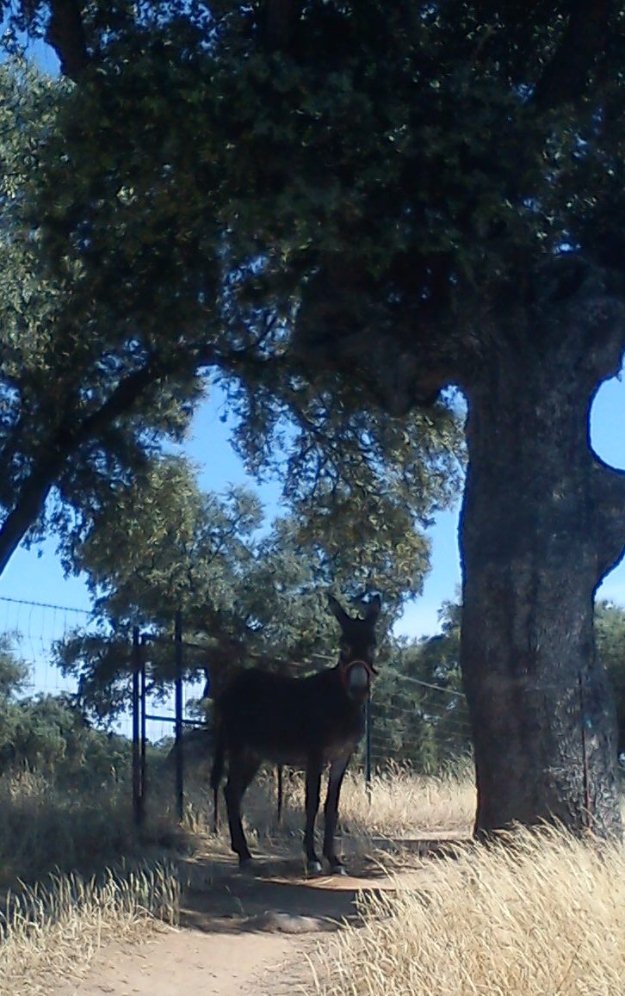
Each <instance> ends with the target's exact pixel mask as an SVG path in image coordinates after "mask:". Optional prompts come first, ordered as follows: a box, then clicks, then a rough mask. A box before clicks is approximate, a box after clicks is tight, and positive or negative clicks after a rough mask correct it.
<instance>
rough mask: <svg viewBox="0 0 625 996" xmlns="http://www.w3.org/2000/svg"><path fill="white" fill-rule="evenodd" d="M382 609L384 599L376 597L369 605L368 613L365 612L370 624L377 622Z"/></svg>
mask: <svg viewBox="0 0 625 996" xmlns="http://www.w3.org/2000/svg"><path fill="white" fill-rule="evenodd" d="M381 608H382V599H381V598H380V596H379V595H374V596H373V598H372V599H371V601H370V602H369V604H368V605H367V611H366V612H365V619H366V620H367V621H368V622H375V621H376V619H377V618H378V616H379V615H380V609H381Z"/></svg>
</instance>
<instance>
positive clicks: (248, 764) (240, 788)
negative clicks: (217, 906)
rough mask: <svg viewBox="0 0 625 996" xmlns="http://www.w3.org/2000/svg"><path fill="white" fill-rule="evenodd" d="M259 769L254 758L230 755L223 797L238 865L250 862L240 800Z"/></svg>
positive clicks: (258, 764) (250, 856) (258, 763)
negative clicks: (237, 856)
mask: <svg viewBox="0 0 625 996" xmlns="http://www.w3.org/2000/svg"><path fill="white" fill-rule="evenodd" d="M259 767H260V762H259V761H257V760H256V758H253V757H247V756H245V755H241V754H231V756H230V765H229V770H228V781H227V782H226V787H225V789H224V795H225V797H226V808H227V810H228V825H229V827H230V842H231V845H232V850H233V851H234V853H235V854H238V855H239V865H244V864H245V863H246V862H247V861H251V860H252V855H251V854H250V850H249V848H248V846H247V841H246V839H245V834H244V833H243V825H242V823H241V799H242V798H243V794H244V792H245V790H246V788H247V787H248V785H249V784H250V782H251V781H252V779H253V777H254V775H255V774H256V772H257V771H258V769H259Z"/></svg>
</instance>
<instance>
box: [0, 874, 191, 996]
mask: <svg viewBox="0 0 625 996" xmlns="http://www.w3.org/2000/svg"><path fill="white" fill-rule="evenodd" d="M179 899H180V886H179V882H178V878H177V875H176V874H175V871H174V869H173V867H172V866H170V865H167V864H159V865H155V866H154V867H151V868H150V867H148V866H143V867H138V868H136V869H124V868H122V869H120V870H118V871H116V872H114V871H111V870H107V871H106V872H105V873H104V874H103V875H101V876H99V877H97V878H96V877H93V878H91V879H88V880H85V879H83V878H81V877H80V876H78V875H75V874H74V875H56V876H51V877H50V878H49V880H48V882H47V883H44V884H37V885H36V886H34V887H32V888H25V889H23V890H22V891H21V892H19V893H17V894H13V893H9V894H8V895H7V896H6V899H5V904H4V910H2V911H0V935H1V937H2V944H1V946H0V994H2V996H5V994H6V996H9V994H10V996H16V994H17V993H19V994H20V996H31V994H32V996H35V994H45V993H48V992H49V991H50V989H51V981H50V980H53V981H54V982H56V981H58V980H59V979H60V978H63V977H67V976H68V975H69V976H79V975H81V974H83V973H84V971H85V969H86V968H87V966H88V964H89V961H90V959H91V957H92V956H93V954H94V952H95V951H97V950H98V948H100V947H101V946H102V945H103V944H104V943H106V942H107V941H108V940H112V939H113V938H114V939H115V940H120V939H122V938H124V937H138V936H139V935H143V934H145V932H146V930H148V929H149V927H150V925H151V924H152V923H153V922H154V921H155V920H156V919H158V920H161V921H165V922H166V923H175V922H176V920H177V916H178V909H179Z"/></svg>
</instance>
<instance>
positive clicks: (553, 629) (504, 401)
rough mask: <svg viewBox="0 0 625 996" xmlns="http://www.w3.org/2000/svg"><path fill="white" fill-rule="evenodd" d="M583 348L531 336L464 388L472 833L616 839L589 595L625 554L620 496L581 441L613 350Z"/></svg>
mask: <svg viewBox="0 0 625 996" xmlns="http://www.w3.org/2000/svg"><path fill="white" fill-rule="evenodd" d="M592 334H593V333H592V332H588V331H586V334H585V335H584V334H580V335H576V334H575V330H573V332H572V333H571V334H570V335H569V334H568V332H564V331H562V330H560V331H559V332H557V333H555V334H554V332H553V330H551V332H550V333H548V332H544V334H541V329H540V328H538V329H537V330H536V331H535V332H534V334H533V335H532V333H531V332H530V333H528V332H527V331H526V332H525V333H524V336H523V337H521V338H517V340H516V346H517V348H514V345H515V344H513V343H512V342H510V343H509V346H510V348H509V349H506V348H505V346H504V343H503V342H502V348H501V349H498V350H496V351H494V352H493V353H492V354H491V355H490V356H489V357H488V360H487V363H488V364H489V367H488V369H485V368H483V369H482V370H481V373H480V379H479V383H478V384H477V386H475V385H473V386H472V388H470V389H469V390H468V395H469V397H468V401H469V418H468V430H467V437H468V452H469V467H468V475H467V485H466V492H465V498H464V504H463V509H462V516H461V536H460V538H461V547H462V555H463V557H462V559H463V572H464V582H463V625H462V664H463V675H464V682H465V688H466V693H467V697H468V702H469V709H470V713H471V718H472V724H473V734H474V746H475V761H476V772H477V789H478V809H477V818H476V831H477V832H478V833H485V832H486V833H487V832H489V831H492V830H495V829H498V828H503V827H507V826H511V825H513V824H514V823H516V822H520V823H523V824H525V825H533V824H537V823H540V822H542V821H544V820H547V821H549V820H553V821H559V822H562V823H563V824H564V825H566V826H567V827H569V828H571V829H574V830H576V831H579V830H583V829H584V828H590V829H592V830H593V831H595V832H597V833H599V834H606V833H611V832H618V831H620V825H621V824H620V814H619V805H618V792H617V774H616V762H617V758H616V729H615V720H614V715H613V706H612V696H611V691H610V688H609V687H608V683H607V680H606V676H605V675H604V673H603V672H602V669H601V668H600V667H599V665H598V663H597V660H596V657H595V652H594V633H593V597H594V592H595V589H596V587H597V585H598V583H599V581H600V580H601V578H602V577H603V575H604V574H605V573H606V571H607V570H608V569H609V568H610V567H611V566H613V564H614V563H615V562H616V561H617V560H618V559H619V557H620V555H621V552H622V547H623V542H624V541H625V530H624V529H623V511H624V510H625V509H624V508H623V506H622V505H621V508H620V509H619V503H620V502H622V501H623V499H624V498H625V493H624V492H623V489H622V484H623V480H622V475H619V474H618V472H613V471H611V470H610V469H609V468H607V467H605V465H603V464H602V463H601V462H600V461H599V460H598V459H597V458H596V457H595V456H594V455H593V454H592V452H591V450H590V447H589V442H588V421H589V409H590V404H591V400H592V396H593V393H594V391H595V389H596V385H597V384H598V383H599V382H600V381H601V380H602V379H603V378H604V377H605V376H607V375H608V374H609V373H611V372H613V370H614V368H615V366H616V367H617V366H618V356H619V351H620V347H619V346H618V344H617V343H616V342H615V343H613V344H611V345H610V344H607V345H606V343H604V344H603V346H602V347H601V348H597V349H595V348H594V347H595V343H594V341H593V344H592V347H590V348H589V346H588V342H589V341H590V340H591V337H592ZM550 337H551V345H549V342H550ZM614 338H615V339H616V336H615V337H614ZM523 339H524V340H525V342H524V345H523V346H522V347H521V348H520V349H519V348H518V344H519V342H521V341H522V340H523ZM619 496H620V497H619Z"/></svg>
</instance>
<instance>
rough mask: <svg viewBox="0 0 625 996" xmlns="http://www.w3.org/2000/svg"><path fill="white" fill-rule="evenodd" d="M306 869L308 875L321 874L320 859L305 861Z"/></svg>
mask: <svg viewBox="0 0 625 996" xmlns="http://www.w3.org/2000/svg"><path fill="white" fill-rule="evenodd" d="M306 871H307V872H308V874H309V875H321V873H322V871H323V868H322V866H321V862H320V861H307V862H306Z"/></svg>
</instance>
